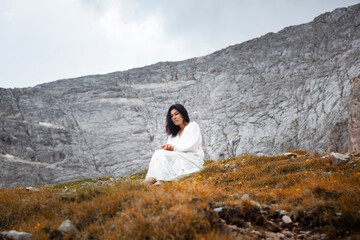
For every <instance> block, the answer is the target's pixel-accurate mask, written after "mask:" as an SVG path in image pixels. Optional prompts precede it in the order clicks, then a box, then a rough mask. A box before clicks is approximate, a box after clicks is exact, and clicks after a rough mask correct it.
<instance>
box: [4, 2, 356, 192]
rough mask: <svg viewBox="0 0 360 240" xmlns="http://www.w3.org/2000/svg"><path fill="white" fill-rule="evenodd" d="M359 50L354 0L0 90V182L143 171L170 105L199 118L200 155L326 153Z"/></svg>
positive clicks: (343, 116) (338, 132) (343, 113)
mask: <svg viewBox="0 0 360 240" xmlns="http://www.w3.org/2000/svg"><path fill="white" fill-rule="evenodd" d="M359 54H360V5H355V6H352V7H349V8H342V9H336V10H335V11H333V12H331V13H325V14H323V15H321V16H319V17H317V18H315V19H314V21H313V22H310V23H307V24H302V25H298V26H291V27H288V28H285V29H283V30H282V31H280V32H278V33H269V34H266V35H265V36H262V37H260V38H256V39H253V40H251V41H247V42H244V43H242V44H238V45H234V46H230V47H228V48H226V49H223V50H220V51H217V52H214V53H212V54H210V55H207V56H204V57H199V58H193V59H189V60H185V61H181V62H161V63H157V64H154V65H151V66H146V67H143V68H139V69H131V70H128V71H123V72H115V73H110V74H106V75H95V76H86V77H80V78H75V79H65V80H59V81H56V82H52V83H47V84H42V85H38V86H36V87H33V88H25V89H0V109H1V111H0V126H1V127H0V166H1V167H0V187H4V186H6V187H10V186H16V185H21V184H23V185H36V184H44V183H47V184H52V183H56V182H61V181H66V180H70V179H74V178H80V177H98V176H103V175H113V176H121V175H125V174H129V173H131V172H134V171H138V170H141V169H144V168H146V167H147V166H148V163H149V161H150V158H151V155H152V153H153V152H154V151H155V150H156V149H158V148H159V146H160V145H161V144H163V143H164V142H165V141H166V135H165V128H164V125H165V115H166V112H167V109H168V107H169V106H170V105H171V104H173V103H176V102H178V103H182V104H184V106H185V107H186V108H187V110H188V112H189V115H190V119H191V120H192V121H196V122H198V124H199V125H200V127H201V130H202V134H203V140H204V151H205V153H206V158H210V159H217V158H219V157H227V156H234V155H240V154H243V153H253V154H278V153H281V152H284V151H286V150H287V149H289V148H301V149H306V150H308V151H312V150H314V149H325V150H327V149H328V148H329V142H330V139H332V137H331V136H330V132H331V134H332V135H334V136H336V137H339V136H340V138H341V139H342V138H344V139H347V137H346V136H347V135H346V136H345V135H343V134H347V130H346V129H345V128H346V127H347V124H344V123H347V119H348V112H347V106H348V102H349V95H350V79H351V78H352V77H354V76H358V75H359V69H360V58H359ZM339 123H340V124H339ZM334 126H336V127H334ZM331 129H334V130H332V131H330V130H331ZM335 148H339V149H333V151H341V149H347V141H344V142H341V144H338V146H335ZM340 148H341V149H340Z"/></svg>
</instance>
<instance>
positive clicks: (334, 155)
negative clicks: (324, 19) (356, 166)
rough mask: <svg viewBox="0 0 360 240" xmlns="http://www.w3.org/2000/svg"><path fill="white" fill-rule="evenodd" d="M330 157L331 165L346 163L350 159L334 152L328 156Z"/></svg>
mask: <svg viewBox="0 0 360 240" xmlns="http://www.w3.org/2000/svg"><path fill="white" fill-rule="evenodd" d="M330 157H331V160H332V162H333V164H335V165H339V164H342V163H347V162H348V161H349V160H350V157H349V156H348V155H345V154H341V153H335V152H332V153H331V154H330Z"/></svg>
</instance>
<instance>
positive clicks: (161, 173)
mask: <svg viewBox="0 0 360 240" xmlns="http://www.w3.org/2000/svg"><path fill="white" fill-rule="evenodd" d="M167 154H168V153H167V151H165V150H156V151H155V152H154V154H153V156H152V158H151V161H150V164H149V170H148V172H147V174H146V178H145V179H146V180H148V179H150V178H153V179H155V180H156V181H166V180H167V179H169V178H171V172H170V168H171V166H170V165H171V164H170V163H169V160H168V157H167ZM160 183H161V182H160Z"/></svg>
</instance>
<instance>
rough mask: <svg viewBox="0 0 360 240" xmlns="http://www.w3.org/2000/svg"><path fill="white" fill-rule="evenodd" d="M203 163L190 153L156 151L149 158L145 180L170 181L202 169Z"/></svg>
mask: <svg viewBox="0 0 360 240" xmlns="http://www.w3.org/2000/svg"><path fill="white" fill-rule="evenodd" d="M203 164H204V161H203V160H202V158H200V157H198V156H196V155H195V154H194V153H192V152H177V151H167V150H163V149H161V150H156V151H155V152H154V154H153V156H152V158H151V161H150V165H149V170H148V172H147V174H146V179H148V178H150V177H152V178H155V179H156V180H163V181H171V180H175V179H177V178H179V177H181V176H184V175H187V174H191V173H194V172H197V171H200V170H201V169H202V166H203Z"/></svg>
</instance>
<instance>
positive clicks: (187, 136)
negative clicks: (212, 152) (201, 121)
mask: <svg viewBox="0 0 360 240" xmlns="http://www.w3.org/2000/svg"><path fill="white" fill-rule="evenodd" d="M201 142H202V137H201V133H200V128H199V125H198V124H197V123H196V122H191V123H189V125H188V126H186V127H185V130H184V132H183V134H182V135H181V137H180V138H179V141H177V142H174V151H179V152H196V151H197V150H198V149H199V148H201Z"/></svg>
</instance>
